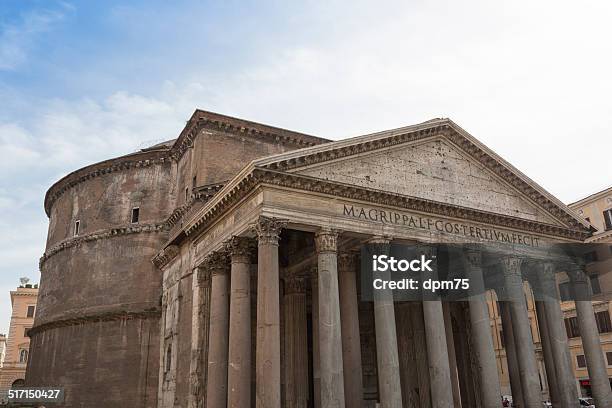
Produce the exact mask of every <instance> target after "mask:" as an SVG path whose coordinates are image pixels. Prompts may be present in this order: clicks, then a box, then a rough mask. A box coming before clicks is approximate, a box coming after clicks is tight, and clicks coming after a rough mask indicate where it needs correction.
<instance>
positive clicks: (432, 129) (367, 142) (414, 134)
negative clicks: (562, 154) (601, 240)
mask: <svg viewBox="0 0 612 408" xmlns="http://www.w3.org/2000/svg"><path fill="white" fill-rule="evenodd" d="M434 136H439V137H442V138H445V139H446V140H448V141H450V142H452V143H453V144H454V145H456V146H457V147H459V148H460V149H461V150H462V151H464V152H465V153H467V154H468V155H469V156H470V157H471V158H472V159H473V160H475V161H476V162H478V163H480V164H481V165H483V166H484V167H485V168H487V169H488V170H489V171H491V172H492V173H494V174H495V175H497V176H498V177H500V178H501V179H503V180H504V181H505V182H507V183H508V184H510V185H511V186H512V187H513V188H515V189H516V190H517V191H519V192H520V193H521V194H523V195H524V196H525V197H527V198H528V199H529V200H531V201H532V202H533V203H535V204H536V205H538V206H539V207H540V208H542V209H543V210H544V211H546V212H547V213H549V214H550V215H551V216H552V217H553V218H555V219H557V220H558V221H559V222H560V223H561V224H563V225H566V226H567V227H570V228H578V229H584V230H585V231H588V230H589V226H588V224H587V223H585V222H584V221H583V220H581V219H580V218H579V217H578V216H577V215H576V214H574V213H573V211H572V210H570V209H569V208H568V207H567V206H565V204H563V203H562V202H560V201H559V200H557V199H556V198H555V197H553V196H552V195H551V194H549V193H548V192H546V191H545V190H544V189H543V188H542V187H540V186H538V185H537V184H536V183H535V182H534V181H532V180H531V179H529V178H528V177H527V176H525V175H524V174H522V173H521V172H520V171H519V170H518V169H516V168H515V167H514V166H512V165H511V164H509V163H508V162H506V161H505V160H504V159H502V158H501V157H500V156H498V155H497V154H495V153H494V152H493V151H492V150H490V149H489V148H487V147H486V146H484V145H483V144H482V143H480V142H479V141H478V140H476V139H475V138H474V137H473V136H471V135H470V134H469V133H467V132H466V131H465V130H463V129H462V128H461V127H459V126H458V125H456V124H455V123H454V122H452V121H451V120H450V119H435V120H431V121H428V122H425V123H422V124H419V125H414V126H408V127H405V128H401V129H396V130H391V131H387V132H379V133H375V134H372V135H365V136H359V137H355V138H352V139H346V140H342V141H338V142H332V143H327V144H324V145H321V146H315V147H313V148H309V149H302V150H299V151H294V152H288V153H283V154H279V155H275V156H270V157H267V158H263V159H260V160H256V161H255V162H254V165H255V166H257V167H263V168H267V169H271V170H278V171H293V170H294V169H298V168H300V167H305V166H311V165H315V164H320V163H324V162H327V161H331V160H338V159H342V158H346V157H350V156H354V155H357V154H362V153H367V152H373V151H376V150H379V149H384V148H389V147H392V146H396V145H400V144H403V143H411V142H415V141H419V140H422V139H425V138H429V137H434Z"/></svg>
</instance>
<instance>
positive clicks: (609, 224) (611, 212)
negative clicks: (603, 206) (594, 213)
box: [603, 208, 612, 231]
mask: <svg viewBox="0 0 612 408" xmlns="http://www.w3.org/2000/svg"><path fill="white" fill-rule="evenodd" d="M603 217H604V223H605V224H606V231H607V230H610V229H612V208H608V209H607V210H606V211H604V212H603Z"/></svg>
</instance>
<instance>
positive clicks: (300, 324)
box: [283, 275, 310, 408]
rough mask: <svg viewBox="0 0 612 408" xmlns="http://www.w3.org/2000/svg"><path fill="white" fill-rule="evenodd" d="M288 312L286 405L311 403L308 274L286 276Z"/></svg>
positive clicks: (291, 407)
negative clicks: (307, 302) (303, 275)
mask: <svg viewBox="0 0 612 408" xmlns="http://www.w3.org/2000/svg"><path fill="white" fill-rule="evenodd" d="M283 311H284V315H285V327H284V331H285V384H286V385H285V405H284V407H286V408H306V407H308V396H309V387H310V386H309V382H310V381H309V380H310V379H309V376H308V332H307V331H308V328H307V325H308V321H307V315H306V282H305V279H304V277H301V276H296V275H290V276H287V277H286V278H285V295H284V297H283Z"/></svg>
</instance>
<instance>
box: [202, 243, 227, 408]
mask: <svg viewBox="0 0 612 408" xmlns="http://www.w3.org/2000/svg"><path fill="white" fill-rule="evenodd" d="M208 267H209V268H210V272H211V299H210V331H209V340H208V344H209V346H208V347H209V351H208V384H207V386H206V406H207V407H219V408H223V407H225V406H226V404H227V351H228V323H229V302H228V291H229V276H228V270H227V269H228V268H227V258H226V256H225V255H224V254H221V253H218V252H216V253H213V254H212V255H211V257H210V259H209V260H208Z"/></svg>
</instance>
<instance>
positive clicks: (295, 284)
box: [285, 275, 306, 295]
mask: <svg viewBox="0 0 612 408" xmlns="http://www.w3.org/2000/svg"><path fill="white" fill-rule="evenodd" d="M292 293H306V278H304V277H303V276H297V275H289V276H287V277H285V294H287V295H289V294H292Z"/></svg>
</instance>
